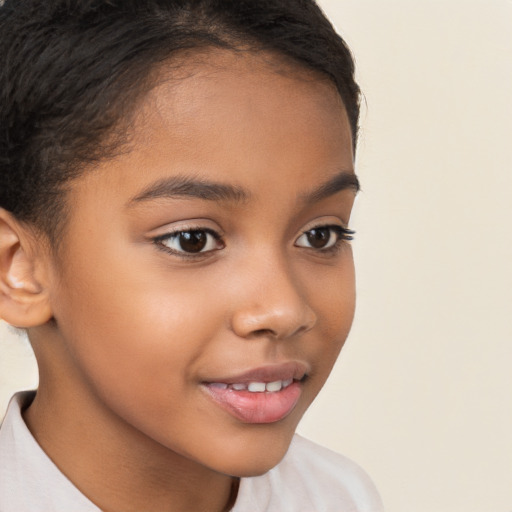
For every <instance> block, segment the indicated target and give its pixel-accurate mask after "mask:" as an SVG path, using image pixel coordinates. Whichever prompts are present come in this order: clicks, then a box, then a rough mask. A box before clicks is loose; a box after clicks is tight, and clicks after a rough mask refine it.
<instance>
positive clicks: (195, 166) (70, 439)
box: [0, 50, 356, 512]
mask: <svg viewBox="0 0 512 512" xmlns="http://www.w3.org/2000/svg"><path fill="white" fill-rule="evenodd" d="M182 69H183V70H184V73H183V77H181V78H180V79H179V80H166V79H165V75H164V74H162V75H161V77H160V78H161V80H160V81H159V83H158V85H156V86H155V88H154V89H153V90H152V91H151V92H150V93H149V94H148V95H147V96H146V97H145V99H144V101H143V102H142V104H141V105H139V107H138V110H137V112H136V115H135V117H134V124H133V128H132V131H131V139H130V150H129V151H124V152H123V153H122V154H121V155H119V156H117V157H116V158H114V159H111V160H109V161H105V162H103V163H101V164H100V165H99V166H98V167H97V168H95V169H93V170H91V171H90V172H85V173H84V174H83V176H82V177H80V178H78V179H76V180H74V181H73V182H72V183H71V184H70V186H69V192H68V193H67V199H68V202H69V205H70V206H71V208H70V214H69V217H68V219H67V221H66V228H65V231H64V235H63V239H62V241H61V244H60V246H59V248H58V253H57V254H55V252H54V251H52V250H51V249H49V248H48V247H47V246H46V245H45V244H44V243H43V242H42V239H41V237H35V236H32V235H31V234H30V233H31V230H30V229H29V228H28V227H27V226H25V225H23V224H20V223H18V222H17V221H16V220H15V219H13V218H12V216H10V215H9V214H8V213H6V212H5V211H2V212H0V243H1V254H0V256H1V258H0V263H1V271H2V276H1V277H2V283H1V286H2V290H1V292H2V295H1V297H2V298H1V301H0V308H1V309H0V312H1V314H2V317H3V318H5V319H6V320H7V321H10V322H12V323H13V324H16V325H18V326H22V327H27V328H28V330H29V335H30V338H31V342H32V345H33V348H34V351H35V353H36V357H37V361H38V365H39V370H40V386H39V390H38V393H37V395H36V398H35V400H34V402H33V404H32V405H31V406H30V407H29V408H28V410H27V411H26V412H25V420H26V422H27V424H28V426H29V428H30V430H31V431H32V433H33V434H34V436H35V438H36V439H37V441H38V442H39V443H40V445H41V446H42V447H43V449H44V450H45V451H46V452H47V453H48V455H49V456H50V457H51V458H52V460H53V461H54V462H55V463H56V464H57V466H58V467H59V468H60V469H61V470H62V472H63V473H64V474H65V475H66V476H67V477H68V478H69V479H70V480H71V481H72V482H73V483H74V484H75V485H76V486H77V487H78V488H79V489H80V490H81V491H82V492H83V493H84V494H85V495H86V496H87V497H89V499H91V500H92V501H93V502H94V503H95V504H96V505H98V506H99V507H100V508H101V509H102V510H105V511H107V512H108V511H119V510H123V511H124V512H130V511H140V510H145V511H159V512H162V511H192V510H193V511H203V510H204V511H212V512H213V511H221V510H225V509H226V508H227V507H229V500H230V494H231V488H232V483H233V481H234V479H233V477H232V475H234V476H250V475H258V474H262V473H264V472H266V471H267V470H269V469H270V468H272V467H273V466H275V465H276V464H277V463H278V462H279V461H280V460H281V458H282V457H283V456H284V454H285V453H286V450H287V449H288V446H289V443H290V441H291V439H292V436H293V434H294V431H295V429H296V426H297V424H298V422H299V420H300V418H301V417H302V415H303V414H304V412H305V410H306V409H307V408H308V406H309V405H310V404H311V402H312V401H313V399H314V398H315V396H316V395H317V393H318V392H319V390H320V389H321V387H322V386H323V384H324V383H325V380H326V379H327V377H328V375H329V373H330V371H331V369H332V366H333V364H334V362H335V361H336V358H337V356H338V353H339V351H340V350H341V348H342V346H343V343H344V341H345V339H346V337H347V335H348V332H349V330H350V326H351V323H352V319H353V313H354V301H355V291H354V289H355V285H354V267H353V258H352V251H351V247H350V244H349V242H348V241H346V240H344V236H343V235H340V234H339V229H338V228H340V229H343V228H346V227H347V226H348V223H349V218H350V213H351V209H352V205H353V201H354V197H355V188H356V187H355V186H354V174H353V173H354V171H353V152H352V136H351V133H350V127H349V123H348V119H347V116H346V113H345V109H344V107H343V104H342V101H341V99H340V97H339V95H338V93H337V92H336V90H335V88H334V86H333V85H332V84H331V83H330V82H328V81H327V80H325V79H324V78H323V77H321V76H316V75H313V74H311V73H310V72H307V71H304V70H301V69H299V68H296V67H294V66H293V65H290V64H286V63H284V62H280V61H279V60H278V58H277V57H274V56H269V55H264V54H252V53H245V54H244V53H237V54H235V53H232V52H228V51H221V50H212V51H210V52H208V53H207V54H206V55H203V57H201V56H199V57H198V58H197V59H195V60H194V61H193V62H192V61H189V63H188V64H184V67H183V68H182ZM163 71H164V72H165V69H164V70H163ZM162 77H164V78H162ZM347 180H348V181H347ZM198 182H199V186H198ZM212 183H214V184H216V185H215V186H212ZM347 183H348V185H347ZM177 184H178V185H180V186H181V188H179V187H178V189H177ZM184 184H185V185H184ZM326 184H328V185H327V186H326ZM330 226H334V228H332V227H330ZM321 227H325V228H322V229H323V231H321V234H323V235H324V239H325V240H324V242H325V243H324V242H322V240H320V243H319V244H315V245H316V246H315V247H314V246H313V244H312V242H311V240H313V242H315V240H317V238H315V236H313V235H315V232H312V231H311V230H313V229H315V228H317V229H318V228H321ZM191 230H193V231H194V233H193V235H194V236H195V238H194V237H192V238H193V240H192V242H191V243H192V245H186V243H184V242H183V241H184V240H185V239H186V236H189V238H190V231H191ZM180 232H181V233H182V234H181V238H180V235H179V233H180ZM316 234H318V231H317V232H316ZM165 235H168V236H167V237H165ZM320 238H321V237H320ZM185 241H186V240H185ZM194 244H195V245H194ZM201 244H204V245H201ZM322 244H323V247H322ZM184 247H185V249H190V248H191V247H192V249H193V250H194V251H196V249H197V247H199V248H200V251H199V252H190V251H189V252H187V250H184ZM52 319H53V320H52ZM289 361H292V362H298V363H300V364H301V365H303V366H305V367H306V368H307V374H308V375H307V378H306V379H305V380H304V382H303V383H302V384H301V386H302V394H301V396H300V399H299V401H298V403H297V405H296V406H295V408H294V409H293V410H292V412H291V413H290V414H288V415H287V416H286V417H285V418H284V419H282V420H279V421H276V422H270V423H263V424H251V423H246V422H243V421H240V420H239V419H237V418H235V417H233V415H231V414H229V413H228V412H226V410H224V409H222V408H221V407H219V406H218V404H217V403H215V402H214V401H213V400H212V398H211V396H210V395H209V394H208V393H207V392H205V385H204V383H205V382H212V381H222V378H223V377H224V378H226V377H228V376H232V375H237V374H238V373H241V372H244V371H247V370H250V369H253V368H258V367H262V366H268V365H275V364H280V363H283V362H289Z"/></svg>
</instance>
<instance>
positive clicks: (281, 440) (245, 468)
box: [215, 429, 294, 477]
mask: <svg viewBox="0 0 512 512" xmlns="http://www.w3.org/2000/svg"><path fill="white" fill-rule="evenodd" d="M262 430H266V429H262ZM257 434H259V435H256V436H254V435H253V436H247V437H245V436H244V437H242V438H240V439H238V442H236V441H235V440H233V442H231V443H229V446H225V447H224V449H223V450H221V451H220V452H219V458H218V460H217V461H216V464H215V466H216V468H215V469H216V470H217V471H219V472H221V473H224V474H226V475H230V476H238V477H251V476H260V475H263V474H264V473H266V472H267V471H269V470H271V469H272V468H273V467H275V466H277V464H279V463H280V462H281V460H282V459H283V457H284V456H285V455H286V452H287V451H288V448H289V446H290V443H291V441H292V438H293V434H294V432H293V431H292V432H291V433H286V434H285V435H284V434H283V433H281V434H280V435H279V434H277V433H273V434H272V433H269V432H266V433H265V434H264V435H262V434H263V432H261V431H260V432H257Z"/></svg>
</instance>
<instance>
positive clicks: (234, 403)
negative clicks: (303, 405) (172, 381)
mask: <svg viewBox="0 0 512 512" xmlns="http://www.w3.org/2000/svg"><path fill="white" fill-rule="evenodd" d="M205 388H206V390H207V391H208V393H209V395H210V396H211V397H212V398H213V400H214V401H215V402H216V403H217V404H218V405H220V406H221V407H222V408H223V409H224V410H225V411H227V412H228V413H230V414H231V415H232V416H234V417H235V418H237V419H239V420H241V421H243V422H244V423H273V422H275V421H279V420H282V419H283V418H285V417H286V416H288V414H290V413H291V412H292V410H293V408H294V407H295V406H296V405H297V402H298V401H299V398H300V395H301V393H302V387H301V384H300V383H299V382H292V384H290V385H289V386H287V387H286V388H283V389H281V390H280V391H274V392H269V391H264V392H262V393H251V392H250V391H235V390H234V389H229V388H228V389H219V388H214V387H210V386H208V385H205Z"/></svg>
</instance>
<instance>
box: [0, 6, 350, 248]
mask: <svg viewBox="0 0 512 512" xmlns="http://www.w3.org/2000/svg"><path fill="white" fill-rule="evenodd" d="M208 47H219V48H227V49H232V50H239V49H246V48H249V49H251V50H254V51H268V52H272V53H277V54H279V55H281V56H284V57H286V58H287V59H288V60H291V61H292V62H295V63H296V64H298V65H300V66H302V67H303V68H305V69H308V70H311V71H315V72H318V73H321V74H323V75H324V76H326V77H328V78H329V79H330V80H331V81H332V82H333V83H334V85H335V86H336V88H337V90H338V92H339V94H340V96H341V98H342V100H343V103H344V105H345V108H346V111H347V113H348V118H349V122H350V125H351V128H352V135H353V141H354V147H355V141H356V139H357V129H358V118H359V104H360V103H359V102H360V92H359V87H358V85H357V84H356V82H355V80H354V62H353V59H352V56H351V54H350V51H349V49H348V48H347V46H346V44H345V43H344V41H343V39H342V38H341V37H340V36H339V35H337V34H336V32H335V31H334V29H333V27H332V25H331V24H330V22H329V21H328V20H327V19H326V17H325V16H324V14H323V13H322V11H321V10H320V8H319V7H318V6H317V5H316V3H315V2H314V0H44V1H41V0H6V1H5V2H4V3H3V5H2V2H1V0H0V207H3V208H5V209H6V210H8V211H10V212H11V213H12V214H13V215H15V216H16V217H17V218H18V219H19V220H21V221H24V222H27V223H31V224H33V225H35V226H36V227H38V228H39V229H41V230H42V231H43V232H44V233H46V234H47V235H48V236H49V237H50V239H51V240H53V241H56V237H57V236H58V232H59V231H58V228H59V226H60V225H61V224H62V220H63V219H64V218H65V207H66V202H65V185H66V183H67V182H68V181H69V180H71V179H73V178H75V177H77V176H79V174H80V172H81V171H82V170H83V169H84V167H85V166H86V165H88V164H94V163H95V162H99V161H100V160H103V159H105V158H109V156H110V157H111V156H113V155H114V154H115V153H116V151H119V148H120V147H121V146H122V145H123V143H124V142H126V140H127V135H128V134H127V132H126V130H125V131H124V132H123V130H121V129H120V126H121V125H122V123H123V121H126V119H127V118H128V117H129V116H130V114H131V113H133V112H134V109H135V104H136V102H137V100H139V99H140V98H142V97H144V94H145V93H146V92H147V91H148V90H149V89H150V88H151V86H152V84H151V77H152V74H153V72H154V71H155V70H157V69H158V68H159V67H161V65H162V64H163V63H165V62H168V61H169V59H171V58H172V57H173V56H174V55H175V54H176V53H177V52H180V51H183V50H195V49H201V48H208ZM125 124H126V123H125Z"/></svg>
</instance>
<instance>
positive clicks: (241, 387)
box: [231, 384, 247, 391]
mask: <svg viewBox="0 0 512 512" xmlns="http://www.w3.org/2000/svg"><path fill="white" fill-rule="evenodd" d="M231 387H232V388H233V389H234V390H235V391H243V390H244V389H247V384H231Z"/></svg>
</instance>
